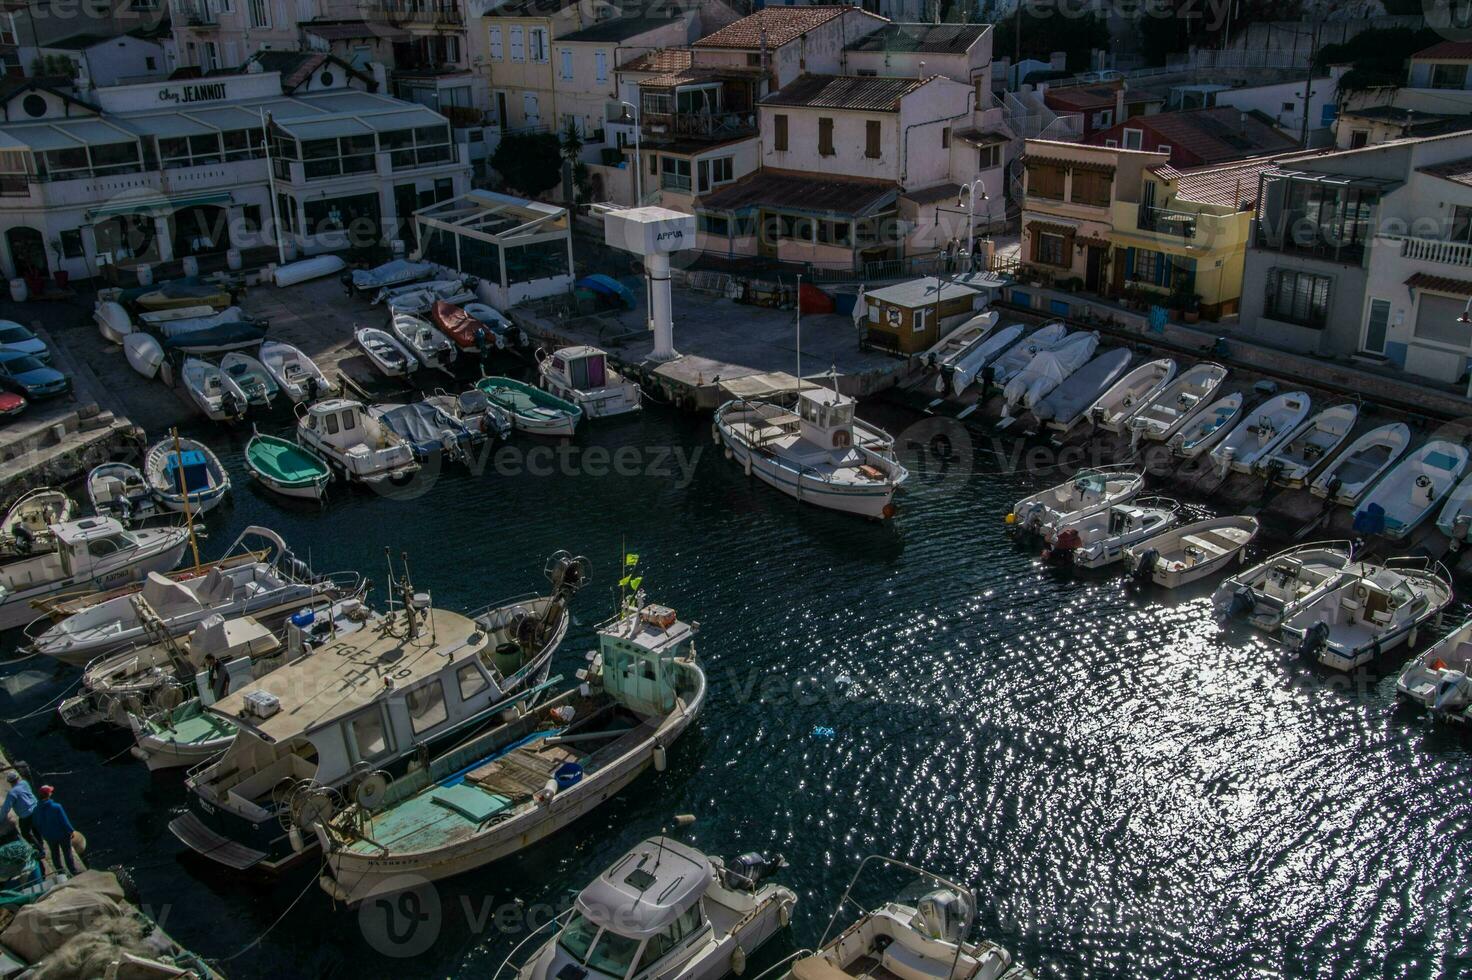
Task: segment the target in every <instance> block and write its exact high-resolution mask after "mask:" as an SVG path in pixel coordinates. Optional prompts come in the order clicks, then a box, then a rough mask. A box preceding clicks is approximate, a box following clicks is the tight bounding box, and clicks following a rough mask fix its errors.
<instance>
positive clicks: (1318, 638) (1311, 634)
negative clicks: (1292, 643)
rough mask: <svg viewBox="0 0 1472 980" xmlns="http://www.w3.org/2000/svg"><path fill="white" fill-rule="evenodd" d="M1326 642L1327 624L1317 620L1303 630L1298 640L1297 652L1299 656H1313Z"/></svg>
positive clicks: (1327, 636) (1327, 641)
mask: <svg viewBox="0 0 1472 980" xmlns="http://www.w3.org/2000/svg"><path fill="white" fill-rule="evenodd" d="M1328 643H1329V624H1328V623H1326V622H1324V621H1323V620H1319V621H1318V622H1317V623H1314V624H1313V625H1312V626H1310V627H1309V628H1308V629H1306V630H1304V631H1303V639H1301V640H1299V641H1298V653H1299V655H1300V656H1313V655H1314V654H1316V653H1318V652H1319V651H1320V650H1322V649H1324V647H1325V646H1326V645H1328Z"/></svg>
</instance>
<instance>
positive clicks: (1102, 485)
mask: <svg viewBox="0 0 1472 980" xmlns="http://www.w3.org/2000/svg"><path fill="white" fill-rule="evenodd" d="M1143 489H1145V475H1144V474H1143V473H1140V472H1138V471H1136V470H1132V469H1129V468H1128V467H1125V466H1101V467H1097V468H1094V469H1087V470H1079V471H1078V472H1077V473H1075V474H1074V475H1073V478H1072V479H1071V480H1068V481H1067V482H1066V483H1060V484H1058V485H1057V486H1056V487H1049V488H1048V489H1046V490H1043V491H1042V492H1040V493H1035V494H1033V495H1032V496H1030V497H1023V498H1022V499H1021V500H1019V501H1017V503H1016V505H1014V506H1013V508H1012V510H1011V512H1010V513H1008V514H1007V517H1006V521H1007V525H1008V526H1009V527H1012V528H1014V529H1016V530H1018V531H1030V532H1034V533H1037V534H1041V535H1042V536H1043V537H1045V538H1046V537H1048V536H1049V535H1050V534H1052V533H1054V531H1055V529H1057V528H1059V527H1062V526H1063V525H1064V524H1071V523H1073V522H1075V521H1079V520H1082V519H1084V518H1085V517H1088V516H1089V515H1090V514H1093V513H1096V512H1098V511H1101V510H1105V509H1107V508H1109V507H1112V506H1114V505H1115V504H1122V503H1124V502H1125V501H1126V500H1130V499H1131V498H1133V497H1134V496H1135V495H1137V494H1138V493H1139V492H1140V491H1141V490H1143Z"/></svg>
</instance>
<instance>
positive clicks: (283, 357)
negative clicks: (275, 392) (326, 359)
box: [260, 340, 336, 403]
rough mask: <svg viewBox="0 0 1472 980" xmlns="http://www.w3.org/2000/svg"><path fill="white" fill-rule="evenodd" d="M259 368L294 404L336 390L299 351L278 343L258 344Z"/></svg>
mask: <svg viewBox="0 0 1472 980" xmlns="http://www.w3.org/2000/svg"><path fill="white" fill-rule="evenodd" d="M260 361H261V366H262V367H264V368H265V369H266V371H267V373H268V374H270V375H271V380H273V381H275V382H276V385H277V387H279V388H280V389H281V391H283V392H284V393H285V394H286V397H287V398H290V399H291V400H292V401H293V402H296V403H301V402H314V401H316V400H317V399H318V398H322V397H325V396H327V395H331V394H333V393H334V391H335V390H336V389H335V387H334V385H333V384H332V383H331V382H330V381H328V380H327V375H325V374H323V373H322V369H321V368H319V367H318V366H317V362H316V361H313V360H312V359H311V358H310V357H308V356H307V355H306V354H303V353H302V352H301V350H299V349H298V348H296V347H293V346H292V345H290V344H285V343H282V342H281V341H279V340H267V341H265V342H264V343H262V344H261V356H260Z"/></svg>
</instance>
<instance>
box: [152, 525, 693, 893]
mask: <svg viewBox="0 0 1472 980" xmlns="http://www.w3.org/2000/svg"><path fill="white" fill-rule="evenodd" d="M546 573H547V575H548V577H549V579H550V580H551V582H552V589H551V591H550V594H548V595H544V596H535V595H532V596H523V597H520V598H516V599H512V600H508V601H505V602H502V603H498V604H497V605H495V606H493V607H489V608H487V609H485V610H483V611H482V612H480V613H477V614H473V615H471V616H462V615H460V614H459V613H454V612H451V611H449V610H447V609H437V608H434V606H433V604H432V602H431V600H430V598H429V597H428V596H427V595H424V594H422V593H416V592H415V591H414V587H413V584H412V582H410V581H409V580H408V578H407V576H405V577H403V578H401V579H399V580H398V581H397V582H396V583H394V587H393V588H392V590H391V594H398V595H400V596H401V597H402V598H401V602H400V603H399V604H398V606H397V608H392V609H390V610H389V611H388V612H387V613H385V614H383V615H379V616H376V617H374V619H372V620H371V621H370V622H368V623H367V624H365V625H364V626H363V628H362V629H360V630H358V631H357V632H356V633H354V634H352V635H351V636H348V637H344V638H342V639H341V640H337V641H329V642H327V643H326V644H324V645H323V646H322V647H320V648H319V649H318V650H317V652H316V653H314V654H313V655H312V656H310V657H305V658H303V659H301V660H299V661H296V662H294V663H289V664H286V665H284V666H282V667H279V668H277V669H276V670H274V671H272V672H271V673H270V674H268V675H266V676H265V677H262V678H261V679H260V680H258V681H255V682H254V683H251V684H247V685H245V686H243V687H240V688H234V689H232V690H231V692H230V694H229V695H228V696H227V697H225V698H223V699H222V700H220V701H217V702H216V703H214V704H212V705H210V706H209V707H208V709H206V710H208V711H210V712H211V713H213V714H215V715H216V716H218V717H221V718H225V719H227V720H229V721H231V722H232V723H233V724H235V725H236V726H237V727H238V729H239V731H238V732H237V734H236V737H235V741H234V742H232V743H231V745H230V747H229V748H227V749H226V750H225V753H224V754H223V755H222V756H221V757H220V758H219V759H217V760H215V761H214V762H212V763H210V764H208V765H206V766H205V767H203V768H200V769H196V770H194V771H193V772H192V773H191V774H190V776H189V778H188V779H187V780H186V781H185V785H186V786H187V787H188V789H189V796H188V802H189V809H188V811H187V812H186V813H184V814H182V815H181V816H179V817H176V818H175V819H174V820H173V821H171V822H170V824H169V830H170V831H171V832H172V833H173V834H174V835H175V836H176V837H177V838H179V840H180V841H182V842H183V843H184V844H185V845H186V846H187V847H188V848H189V849H190V850H192V851H194V852H196V853H197V854H199V855H200V856H201V857H203V858H206V859H208V860H211V861H214V862H216V863H218V864H220V865H223V866H225V867H228V868H233V869H235V870H237V871H243V870H246V869H255V870H258V871H264V872H271V871H279V870H280V869H282V868H284V867H286V866H288V865H290V864H292V863H294V862H296V861H297V860H299V859H300V858H301V857H302V856H304V855H305V854H306V853H308V852H310V851H315V850H316V844H317V836H316V834H315V833H314V832H313V830H312V827H313V825H314V824H316V823H318V822H320V821H328V820H331V819H332V817H333V816H334V815H335V813H336V812H337V811H339V810H341V808H342V804H346V803H349V802H351V803H352V804H354V805H359V806H363V807H364V809H365V810H367V811H369V812H373V813H377V812H381V811H380V809H379V808H380V806H381V804H383V803H385V802H387V797H386V791H387V789H388V782H387V779H384V778H380V777H378V775H377V774H378V773H381V772H391V773H395V774H399V775H400V776H402V775H403V774H404V773H406V771H410V770H413V771H418V772H420V773H425V772H427V769H426V767H435V766H439V765H440V764H441V763H442V762H444V761H446V760H447V758H448V756H449V755H450V754H451V752H452V746H455V745H457V744H459V743H461V742H462V741H463V740H464V739H465V738H467V737H468V736H472V735H473V733H475V732H477V731H483V730H484V727H485V726H486V725H487V724H492V723H495V720H496V719H497V718H500V717H501V716H502V715H503V713H504V712H508V711H510V710H511V709H512V708H513V707H515V706H517V705H519V704H521V705H527V706H528V707H527V709H526V713H525V714H523V717H524V719H525V722H526V723H527V724H528V725H529V726H530V731H529V732H528V734H531V733H532V732H534V731H535V730H536V728H537V727H538V726H539V723H540V722H541V719H542V713H541V712H531V711H530V708H529V705H530V704H532V703H535V700H536V699H537V698H538V697H539V696H540V695H541V694H543V693H544V692H545V691H546V690H547V689H548V688H549V687H551V686H552V682H551V681H548V680H547V671H548V667H549V666H550V665H551V662H552V656H553V654H554V653H555V652H556V651H557V648H558V647H559V646H560V645H561V643H562V640H563V638H564V637H565V636H566V635H567V629H568V624H569V622H570V620H571V616H570V614H569V613H568V610H567V604H568V602H569V600H570V599H571V598H572V596H573V595H574V594H575V593H576V592H577V590H578V589H579V588H580V587H582V585H584V584H585V583H586V581H587V561H586V560H585V559H582V558H574V557H572V556H571V555H568V554H567V553H566V552H558V553H557V554H555V555H553V556H552V558H551V559H550V560H549V561H548V564H547V568H546ZM385 665H391V666H392V671H391V672H389V673H385ZM664 669H666V670H667V669H668V667H667V666H665V668H664ZM381 677H388V679H389V683H384V681H383V680H380V678H381ZM641 683H643V684H644V685H645V689H646V690H650V689H652V684H649V682H648V681H641ZM345 691H347V692H348V695H349V696H344V692H345ZM518 713H519V714H520V713H521V712H518ZM580 720H581V721H583V722H584V723H586V722H587V721H595V722H596V721H597V720H598V717H597V716H596V715H595V716H592V717H591V718H590V717H589V716H588V715H587V714H583V715H582V716H581V719H580ZM600 727H601V726H600ZM578 744H582V745H586V744H587V743H586V741H583V742H580V743H578ZM645 759H646V760H647V759H648V753H646V755H645ZM435 771H440V770H438V769H436V770H435ZM463 775H465V776H467V777H469V776H470V775H471V773H470V772H467V773H464V774H463ZM541 788H542V787H541V783H540V781H539V782H538V785H537V787H536V789H537V790H540V789H541ZM445 789H447V790H448V789H449V787H448V786H446V787H445ZM324 796H325V797H326V801H325V802H326V803H327V805H326V806H325V807H324V806H323V805H322V804H323V802H324V800H323V797H324ZM460 796H462V794H459V793H455V792H450V793H449V795H448V796H445V797H444V798H443V799H444V800H445V801H447V802H448V801H451V800H454V799H455V798H457V797H460ZM507 802H508V803H510V801H509V800H508V801H507ZM431 805H432V809H430V810H428V811H424V812H419V813H418V816H419V817H420V818H422V817H426V816H428V815H429V814H435V815H437V816H438V815H443V816H444V818H445V819H447V820H450V821H451V824H450V826H456V827H458V826H460V825H461V818H462V817H463V812H462V811H455V810H453V809H446V808H445V804H444V803H432V804H431ZM457 814H458V815H457ZM430 823H431V821H426V822H425V823H423V824H418V823H417V821H416V825H417V826H418V827H419V829H422V830H427V829H428V827H429V824H430ZM288 828H289V829H288ZM406 829H407V828H406ZM410 832H411V833H412V832H413V831H412V830H411V831H410ZM353 850H354V851H355V852H358V853H361V851H362V850H363V849H362V848H354V849H353ZM329 880H331V879H329ZM340 880H341V879H340ZM399 880H402V879H399ZM351 882H352V879H351V877H350V876H348V877H347V878H346V881H345V883H346V884H347V885H348V887H351ZM374 884H375V885H379V884H381V882H379V881H375V882H374Z"/></svg>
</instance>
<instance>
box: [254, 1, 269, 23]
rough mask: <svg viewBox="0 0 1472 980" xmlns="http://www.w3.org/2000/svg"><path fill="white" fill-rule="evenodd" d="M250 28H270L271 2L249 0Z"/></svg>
mask: <svg viewBox="0 0 1472 980" xmlns="http://www.w3.org/2000/svg"><path fill="white" fill-rule="evenodd" d="M250 26H251V27H270V26H271V2H270V0H250Z"/></svg>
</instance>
